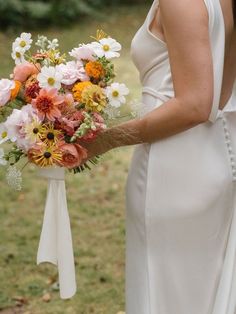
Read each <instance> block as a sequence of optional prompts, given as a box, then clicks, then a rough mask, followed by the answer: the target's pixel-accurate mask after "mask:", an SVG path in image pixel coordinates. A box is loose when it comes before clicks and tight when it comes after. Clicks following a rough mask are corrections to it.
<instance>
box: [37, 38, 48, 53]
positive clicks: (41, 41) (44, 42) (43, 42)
mask: <svg viewBox="0 0 236 314" xmlns="http://www.w3.org/2000/svg"><path fill="white" fill-rule="evenodd" d="M47 42H48V39H47V37H46V36H43V35H38V40H37V41H36V43H35V46H38V47H40V48H41V49H38V50H37V52H40V53H43V52H44V51H45V50H46V45H47Z"/></svg>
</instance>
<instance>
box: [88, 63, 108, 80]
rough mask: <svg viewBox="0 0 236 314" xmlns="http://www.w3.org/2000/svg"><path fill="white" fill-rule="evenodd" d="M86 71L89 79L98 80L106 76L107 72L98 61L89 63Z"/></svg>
mask: <svg viewBox="0 0 236 314" xmlns="http://www.w3.org/2000/svg"><path fill="white" fill-rule="evenodd" d="M85 71H86V73H87V74H88V76H89V77H93V78H95V79H97V80H98V79H100V78H101V77H103V76H104V75H105V70H104V68H103V66H102V65H101V63H100V62H98V61H89V62H88V63H87V64H86V66H85Z"/></svg>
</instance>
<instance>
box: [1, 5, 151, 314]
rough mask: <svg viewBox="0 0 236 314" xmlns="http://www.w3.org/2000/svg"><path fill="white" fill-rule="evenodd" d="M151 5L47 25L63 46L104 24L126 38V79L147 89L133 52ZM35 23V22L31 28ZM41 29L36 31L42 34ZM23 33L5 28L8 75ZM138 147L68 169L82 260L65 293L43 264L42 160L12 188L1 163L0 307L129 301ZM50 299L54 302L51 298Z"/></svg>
mask: <svg viewBox="0 0 236 314" xmlns="http://www.w3.org/2000/svg"><path fill="white" fill-rule="evenodd" d="M146 12H147V7H145V6H139V7H133V8H128V7H126V8H118V9H114V12H112V14H110V12H107V13H106V14H104V16H103V18H102V17H100V18H99V19H94V18H91V19H90V20H87V21H86V22H81V23H79V22H78V24H77V25H74V26H73V27H71V28H67V29H63V30H62V29H50V30H46V31H42V33H44V34H46V35H47V36H48V37H49V38H51V39H52V38H54V37H56V38H58V39H59V41H60V43H61V45H60V47H61V50H62V51H68V50H69V49H71V48H73V47H74V46H76V45H77V44H78V43H79V42H88V41H90V38H89V36H90V35H94V34H95V32H96V29H103V30H104V31H105V32H107V33H109V34H110V35H111V36H112V37H114V38H116V39H117V40H118V41H120V42H121V44H122V45H123V52H122V56H121V58H120V60H119V61H116V69H117V74H118V78H119V81H124V82H125V83H126V84H127V85H128V86H129V87H130V89H131V97H132V98H138V97H139V82H138V73H137V71H136V69H135V68H134V66H133V64H132V62H131V59H130V53H129V47H130V42H131V39H132V37H133V35H134V33H135V31H136V30H137V28H138V27H139V25H140V24H141V23H142V22H143V19H144V17H145V15H146ZM25 31H30V30H25ZM36 34H37V32H33V36H34V38H36ZM17 35H18V34H13V33H11V32H8V33H6V34H3V33H0V60H1V64H0V77H8V75H9V73H10V71H11V69H12V67H13V62H12V60H11V58H10V50H11V42H12V41H13V40H14V38H15V37H16V36H17ZM131 154H132V149H131V148H122V149H118V150H116V151H115V153H114V152H110V153H108V154H107V155H106V156H105V157H104V158H103V159H102V160H101V162H100V164H99V166H97V167H96V168H94V169H92V170H91V171H89V172H84V173H82V174H79V175H76V176H72V175H69V174H68V175H67V180H66V184H67V193H68V206H69V211H70V217H71V226H72V233H73V245H74V253H75V260H76V277H77V284H78V292H77V294H76V296H75V297H74V298H72V299H71V300H67V301H63V300H61V299H60V298H59V292H58V285H57V271H56V268H55V267H53V266H51V265H49V264H44V265H40V266H36V253H37V247H38V241H39V236H40V231H41V224H42V218H43V208H44V202H45V196H46V186H47V184H46V181H45V180H43V179H41V178H38V177H37V174H36V171H35V169H34V167H31V166H29V167H27V168H26V169H25V170H24V173H23V179H24V184H23V190H22V191H21V192H15V191H12V190H11V189H10V188H9V187H8V186H7V185H6V182H5V174H4V171H3V170H2V169H1V170H0V179H1V181H0V187H1V188H0V217H1V228H0V312H1V313H5V314H6V313H9V314H10V313H25V314H89V313H95V314H116V313H118V312H119V311H124V309H125V294H124V270H125V205H124V204H125V182H126V176H127V172H128V167H129V161H130V157H131ZM47 301H48V302H47Z"/></svg>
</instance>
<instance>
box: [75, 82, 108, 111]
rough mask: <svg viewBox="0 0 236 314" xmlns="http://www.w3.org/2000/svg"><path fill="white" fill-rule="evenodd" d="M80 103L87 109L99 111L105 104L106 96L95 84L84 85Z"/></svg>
mask: <svg viewBox="0 0 236 314" xmlns="http://www.w3.org/2000/svg"><path fill="white" fill-rule="evenodd" d="M81 98H82V99H81V100H82V103H84V104H85V108H86V109H88V110H92V111H96V112H101V111H103V109H104V108H105V107H106V105H107V98H106V95H105V94H104V92H103V90H102V89H101V87H99V86H97V85H94V84H92V85H90V86H88V87H86V88H85V89H84V90H83V92H82V95H81Z"/></svg>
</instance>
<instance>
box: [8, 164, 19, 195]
mask: <svg viewBox="0 0 236 314" xmlns="http://www.w3.org/2000/svg"><path fill="white" fill-rule="evenodd" d="M6 179H7V183H8V185H9V186H10V187H12V188H13V189H14V190H17V191H20V190H21V189H22V187H21V184H22V174H21V171H20V170H18V169H17V168H16V166H10V167H9V168H8V169H7V174H6Z"/></svg>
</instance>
